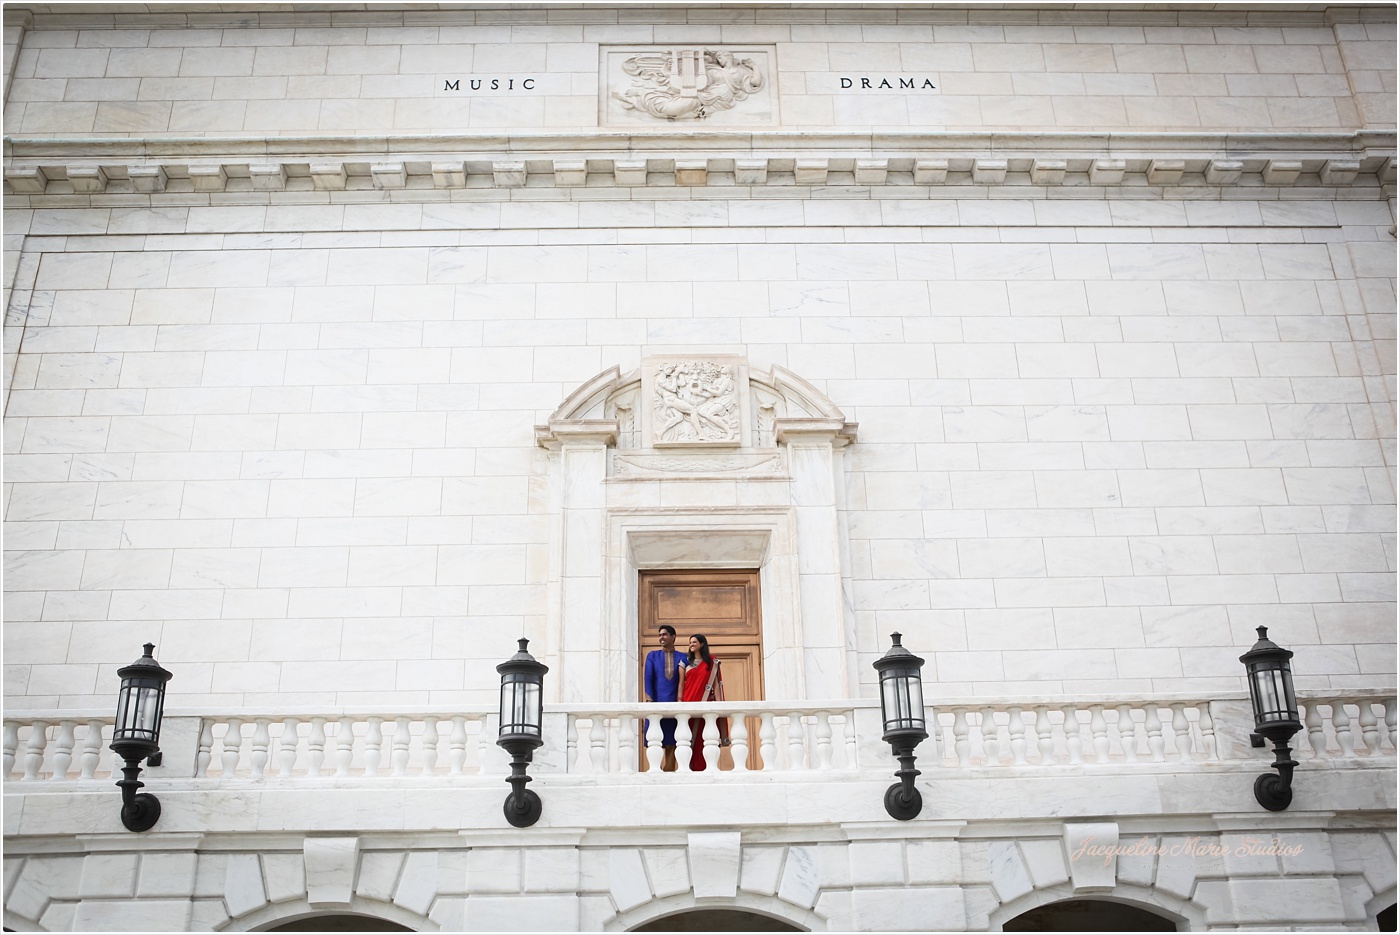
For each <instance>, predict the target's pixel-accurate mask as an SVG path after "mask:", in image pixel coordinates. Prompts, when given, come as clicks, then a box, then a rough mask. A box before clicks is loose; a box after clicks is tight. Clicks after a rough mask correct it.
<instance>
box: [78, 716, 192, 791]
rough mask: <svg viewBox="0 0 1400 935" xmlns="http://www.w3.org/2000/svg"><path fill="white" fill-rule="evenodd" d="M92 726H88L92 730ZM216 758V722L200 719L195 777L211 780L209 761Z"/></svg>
mask: <svg viewBox="0 0 1400 935" xmlns="http://www.w3.org/2000/svg"><path fill="white" fill-rule="evenodd" d="M91 729H92V726H91V725H89V726H88V730H91ZM213 758H214V722H213V721H212V720H210V719H209V718H207V717H202V718H200V719H199V750H198V751H197V752H196V753H195V755H194V777H195V778H196V779H208V778H209V761H210V760H212V759H213Z"/></svg>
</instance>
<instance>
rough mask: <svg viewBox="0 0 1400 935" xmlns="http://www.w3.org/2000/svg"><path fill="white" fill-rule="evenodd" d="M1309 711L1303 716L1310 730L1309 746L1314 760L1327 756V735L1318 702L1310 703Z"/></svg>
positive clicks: (1305, 724) (1304, 722)
mask: <svg viewBox="0 0 1400 935" xmlns="http://www.w3.org/2000/svg"><path fill="white" fill-rule="evenodd" d="M1307 708H1308V710H1307V713H1306V714H1305V715H1303V724H1304V726H1305V727H1307V729H1308V746H1310V747H1312V755H1313V758H1314V759H1317V758H1319V757H1323V756H1326V755H1327V734H1326V733H1325V732H1324V731H1323V729H1322V712H1321V711H1319V710H1318V706H1317V702H1315V701H1309V702H1308V706H1307Z"/></svg>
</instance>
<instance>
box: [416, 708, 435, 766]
mask: <svg viewBox="0 0 1400 935" xmlns="http://www.w3.org/2000/svg"><path fill="white" fill-rule="evenodd" d="M437 760H438V719H437V718H435V717H425V718H423V769H422V770H421V771H420V772H422V774H423V775H424V776H432V775H433V774H435V773H436V772H437Z"/></svg>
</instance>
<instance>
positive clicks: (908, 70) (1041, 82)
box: [5, 8, 1395, 136]
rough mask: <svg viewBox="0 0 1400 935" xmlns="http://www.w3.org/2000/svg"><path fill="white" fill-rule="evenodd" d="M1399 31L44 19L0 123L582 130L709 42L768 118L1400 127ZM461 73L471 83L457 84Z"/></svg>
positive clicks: (799, 17) (97, 128)
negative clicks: (671, 61)
mask: <svg viewBox="0 0 1400 935" xmlns="http://www.w3.org/2000/svg"><path fill="white" fill-rule="evenodd" d="M1378 13H1380V14H1381V15H1377V14H1378ZM1385 18H1386V17H1385V15H1384V13H1383V11H1380V10H1379V8H1377V10H1373V11H1358V10H1357V9H1356V8H1352V9H1350V10H1343V11H1341V12H1340V13H1338V14H1337V15H1336V16H1334V17H1333V18H1330V19H1329V18H1327V17H1324V16H1323V15H1321V14H1318V13H1312V14H1311V15H1309V14H1303V13H1300V14H1299V15H1297V16H1293V17H1282V16H1277V17H1273V18H1270V17H1268V16H1267V15H1264V14H1260V13H1248V12H1245V11H1243V10H1242V11H1239V12H1230V13H1210V12H1207V11H1197V12H1188V11H1172V10H1147V11H1131V10H1113V11H1069V10H1057V11H1049V12H1047V11H1035V10H1025V11H1002V10H995V11H993V10H973V11H970V12H969V11H967V10H916V9H902V10H883V11H862V12H861V13H859V14H855V13H853V12H850V11H843V10H841V9H832V10H823V9H821V8H811V9H806V10H788V11H776V10H754V9H725V10H695V11H686V10H683V9H678V8H666V9H661V10H646V9H630V10H629V9H624V10H602V9H599V10H551V11H546V10H504V11H489V10H483V11H477V12H472V11H453V12H449V13H443V14H431V15H429V14H419V13H415V12H413V11H393V10H389V11H380V12H374V13H363V14H356V13H351V12H349V11H345V12H338V13H330V12H325V13H319V14H318V13H315V12H305V13H283V12H263V13H246V12H245V13H229V14H226V15H224V16H219V15H217V14H205V15H200V14H197V13H190V14H163V15H160V16H157V17H154V18H152V17H142V16H140V15H136V14H127V15H116V16H106V17H102V16H87V17H64V16H62V15H54V14H48V15H40V16H39V17H38V18H37V19H36V20H35V26H36V27H37V28H36V29H35V30H33V31H31V32H30V33H29V34H28V36H27V37H26V39H25V41H24V44H23V50H22V51H21V52H20V54H19V55H18V58H17V60H16V62H15V69H14V79H13V85H12V88H11V91H10V95H9V97H8V100H7V106H6V109H5V122H6V126H7V128H8V130H9V132H11V133H20V134H24V135H26V136H48V135H54V134H61V135H69V134H79V135H87V134H103V135H109V134H111V135H119V136H161V135H170V136H200V135H213V136H226V135H251V136H282V135H297V134H304V133H323V134H371V135H381V134H386V133H410V134H414V133H453V132H459V131H464V130H472V131H476V130H492V129H516V130H521V129H527V128H534V129H538V128H550V129H555V130H562V129H583V130H587V129H592V128H595V127H597V126H598V120H599V115H600V113H601V112H602V111H603V109H604V105H605V104H606V103H607V100H608V96H607V95H600V89H599V64H600V56H601V55H604V54H606V52H607V50H608V49H609V48H610V47H628V46H637V45H651V44H657V45H666V44H668V43H701V44H705V45H720V44H722V45H725V46H736V45H738V46H746V47H747V46H771V47H773V48H775V50H776V57H777V69H778V70H777V74H776V75H768V76H767V78H768V81H769V83H770V84H771V85H772V90H773V91H774V92H775V97H776V99H777V109H776V111H777V112H776V114H772V115H770V119H769V120H768V125H770V126H773V125H781V126H785V127H822V128H860V127H887V128H915V127H937V128H940V129H948V130H984V129H1004V130H1021V129H1025V128H1046V129H1057V130H1110V129H1117V130H1121V129H1134V130H1178V131H1181V130H1193V129H1230V130H1239V129H1253V130H1278V129H1286V130H1289V131H1294V130H1313V131H1321V130H1339V129H1344V128H1356V127H1394V126H1395V83H1394V73H1395V24H1394V22H1393V17H1392V18H1391V21H1389V22H1384V21H1383V20H1384V19H1385ZM1339 19H1340V20H1341V21H1338V20H1339ZM1348 19H1350V20H1360V21H1347V20H1348ZM512 79H514V82H515V84H516V86H514V87H512V85H511V81H512ZM843 79H844V80H843ZM862 79H865V80H864V81H863V80H862ZM900 79H904V80H906V81H909V82H910V83H911V86H912V87H913V90H907V89H901V88H900V84H899V82H900ZM473 80H476V81H478V82H479V83H480V90H478V91H473V90H471V87H472V82H473ZM493 80H495V81H496V82H497V86H496V87H494V89H493V85H492V81H493ZM454 81H455V82H458V84H459V87H460V88H461V90H458V91H453V90H450V89H448V82H454ZM527 82H529V87H526V83H527ZM882 82H886V83H887V86H882ZM866 84H868V85H869V87H866ZM929 85H931V86H932V87H931V88H930V87H929ZM609 90H616V89H614V88H610V89H609ZM765 93H767V92H765ZM600 97H601V98H602V99H601V100H600ZM743 110H744V108H743V106H742V105H741V106H739V107H737V108H735V110H734V111H733V112H732V113H734V114H741V113H743ZM765 114H769V111H767V110H765ZM771 117H776V120H773V119H771ZM727 120H728V118H723V119H721V120H720V122H726V121H727ZM624 122H625V123H629V124H630V125H633V126H641V127H642V128H643V129H645V127H644V126H642V124H639V123H637V122H636V121H624ZM662 123H663V125H664V121H662ZM691 123H692V124H694V123H697V122H695V121H692V122H691ZM685 124H686V121H684V120H682V121H680V122H679V124H678V125H685Z"/></svg>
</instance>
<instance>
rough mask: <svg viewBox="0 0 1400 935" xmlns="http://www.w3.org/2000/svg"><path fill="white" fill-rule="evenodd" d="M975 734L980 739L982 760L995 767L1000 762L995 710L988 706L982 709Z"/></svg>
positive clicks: (998, 731)
mask: <svg viewBox="0 0 1400 935" xmlns="http://www.w3.org/2000/svg"><path fill="white" fill-rule="evenodd" d="M977 733H978V735H979V736H980V737H981V738H982V759H983V760H984V761H985V762H986V764H987V765H988V766H996V765H998V764H999V763H1000V762H1001V751H1000V750H998V749H997V734H999V733H1000V730H999V729H998V728H997V717H996V712H995V710H994V709H993V708H992V707H991V706H990V705H989V706H987V707H985V708H983V709H982V712H981V714H980V715H979V716H978V718H977Z"/></svg>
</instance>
